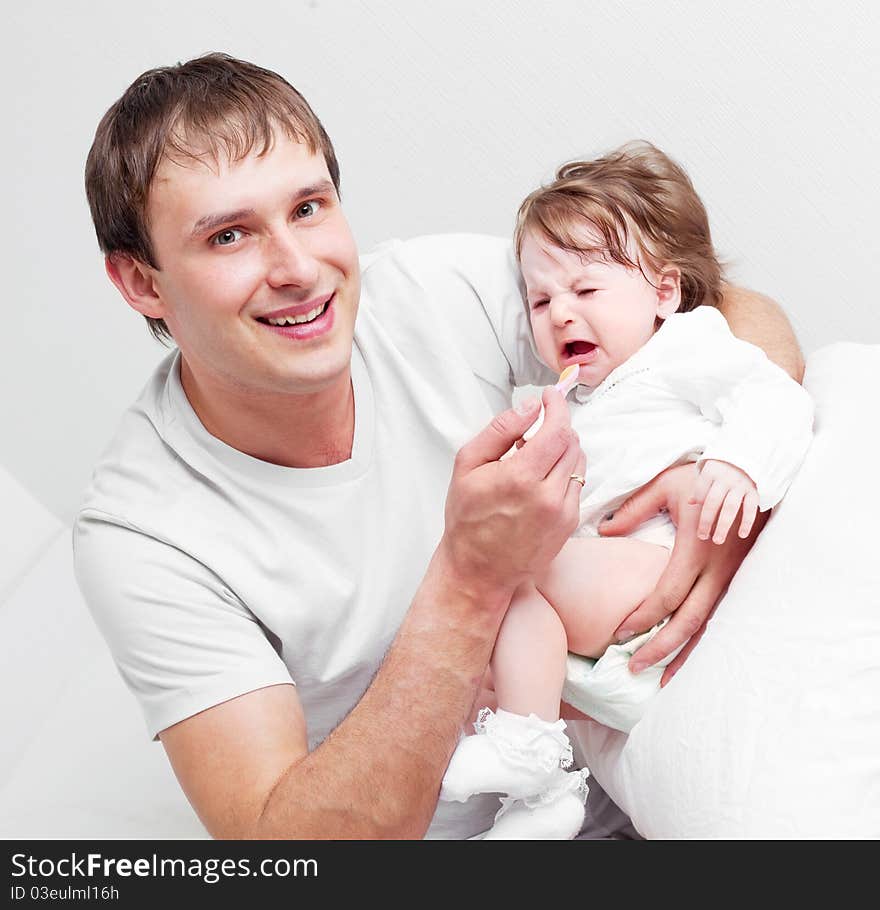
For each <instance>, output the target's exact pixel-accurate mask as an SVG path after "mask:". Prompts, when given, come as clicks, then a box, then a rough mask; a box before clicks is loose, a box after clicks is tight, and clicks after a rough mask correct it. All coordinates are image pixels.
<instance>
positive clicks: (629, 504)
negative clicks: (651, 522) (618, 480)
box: [599, 478, 666, 537]
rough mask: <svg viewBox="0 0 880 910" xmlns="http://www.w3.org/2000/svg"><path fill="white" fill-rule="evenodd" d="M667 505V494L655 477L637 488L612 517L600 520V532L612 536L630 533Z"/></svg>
mask: <svg viewBox="0 0 880 910" xmlns="http://www.w3.org/2000/svg"><path fill="white" fill-rule="evenodd" d="M665 505H666V494H665V493H664V491H663V490H662V489H661V487H660V485H659V484H658V483H657V479H656V478H655V479H654V480H652V481H651V482H650V483H649V484H647V485H646V486H644V487H642V488H641V489H640V490H636V492H635V493H633V495H632V496H630V498H629V499H627V500H626V502H624V503H623V504H622V505H620V506H619V507H618V508H617V510H616V511H615V513H614V515H613V516H612V517H611V518H608V519H606V520H603V521H601V522H599V533H600V534H602V535H603V536H606V535H607V536H610V537H613V536H615V535H617V534H629V532H630V531H633V530H635V529H636V528H637V527H638V526H639V525H640V524H641V523H642V522H643V521H647V520H648V519H649V518H651V517H652V516H654V515H656V514H657V513H658V512H659V511H660V509H661V508H663V506H665Z"/></svg>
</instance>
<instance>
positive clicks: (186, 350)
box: [147, 132, 360, 395]
mask: <svg viewBox="0 0 880 910" xmlns="http://www.w3.org/2000/svg"><path fill="white" fill-rule="evenodd" d="M147 216H148V221H149V229H150V234H151V237H152V240H153V244H154V248H155V252H156V258H157V260H158V264H159V270H153V271H151V277H152V279H153V287H154V289H155V292H156V294H157V295H158V298H159V304H158V306H159V309H160V312H158V313H157V315H160V316H161V317H162V318H164V320H165V322H166V323H167V325H168V328H169V329H170V330H171V334H172V335H173V336H174V340H175V341H176V342H177V345H178V347H179V348H180V350H181V352H182V355H183V358H184V361H185V364H186V367H187V368H188V369H189V371H190V372H191V374H192V376H193V378H194V380H195V382H196V383H197V384H198V385H199V386H201V387H202V388H203V389H206V390H207V389H211V390H216V391H220V392H221V394H222V391H223V390H227V391H234V392H235V394H238V395H241V394H244V395H248V394H251V393H254V394H259V395H265V394H267V393H268V394H273V393H274V394H282V395H287V394H309V393H313V392H317V391H321V390H322V389H325V388H327V387H328V386H330V385H332V384H333V383H334V381H336V382H340V381H342V380H345V381H346V382H347V379H348V369H349V362H350V357H351V345H352V338H353V335H354V321H355V315H356V313H357V306H358V298H359V294H360V272H359V267H358V257H357V249H356V247H355V243H354V238H353V237H352V234H351V231H350V229H349V226H348V222H347V221H346V219H345V216H344V215H343V213H342V209H341V207H340V203H339V199H338V197H337V194H336V190H335V189H334V187H333V183H332V181H331V179H330V174H329V172H328V170H327V165H326V163H325V161H324V158H323V156H322V155H321V154H320V153H318V154H312V153H311V152H310V151H309V149H308V147H307V146H305V145H303V144H302V143H299V142H295V141H293V140H291V139H289V138H287V137H286V136H285V135H284V134H283V133H280V132H279V133H278V134H277V135H276V137H275V143H274V145H273V147H272V149H271V150H270V151H269V152H268V153H267V154H265V155H263V156H262V157H258V156H257V155H256V154H253V153H252V154H250V155H248V156H247V157H246V158H244V159H242V160H240V161H235V162H229V161H223V160H221V161H220V162H219V163H218V164H217V165H216V166H215V165H214V164H213V162H201V161H189V162H186V163H185V164H177V163H175V162H171V161H168V160H165V161H163V163H162V164H161V165H160V167H159V169H158V171H157V174H156V177H155V179H154V181H153V185H152V188H151V194H150V199H149V204H148V210H147Z"/></svg>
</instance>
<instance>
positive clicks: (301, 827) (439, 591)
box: [251, 547, 512, 839]
mask: <svg viewBox="0 0 880 910" xmlns="http://www.w3.org/2000/svg"><path fill="white" fill-rule="evenodd" d="M511 594H512V591H511V590H507V589H500V590H499V589H496V590H466V589H465V587H464V586H462V585H461V584H460V583H459V581H458V580H457V579H456V578H455V577H454V576H453V575H451V574H450V572H449V565H448V563H447V562H446V560H445V559H444V554H443V551H442V547H441V549H440V550H438V552H437V553H435V555H434V558H433V560H432V562H431V565H430V567H429V569H428V572H427V574H426V576H425V579H424V581H423V583H422V585H421V586H420V588H419V590H418V592H417V593H416V596H415V598H414V600H413V603H412V605H411V607H410V610H409V612H408V614H407V616H406V619H405V620H404V622H403V624H402V626H401V628H400V630H399V632H398V634H397V636H396V638H395V640H394V642H393V644H392V646H391V648H390V649H389V651H388V654H387V655H386V658H385V660H384V662H383V664H382V666H381V668H380V669H379V671H378V673H377V674H376V676H375V678H374V680H373V683H372V684H371V685H370V687H369V689H368V690H367V691H366V693H365V694H364V696H363V698H362V699H361V700H360V702H359V703H358V704H357V706H356V707H355V708H354V709H353V710H352V712H351V713H350V714H349V715H348V716H347V717H346V718H345V720H344V721H343V722H342V723H341V724H340V725H339V727H337V728H336V730H334V731H333V733H331V734H330V736H328V737H327V739H326V740H325V741H324V742H323V743H322V744H321V745H320V746H319V747H318V748H317V749H315V750H314V751H313V752H311V753H309V754H308V755H307V756H305V757H304V758H303V759H302V760H301V761H299V762H297V763H296V764H294V765H293V766H291V767H290V768H288V770H287V771H286V773H285V774H284V775H283V776H282V777H281V779H280V780H279V781H278V782H277V784H276V785H275V787H274V788H273V790H272V792H271V794H270V795H269V797H268V799H267V801H266V804H265V807H264V809H263V812H262V814H261V816H260V818H259V820H258V822H257V824H256V826H255V828H254V830H253V831H252V832H251V836H253V837H256V838H278V837H283V838H322V837H324V838H326V837H332V838H334V839H361V838H368V839H376V838H410V837H421V836H422V835H423V834H424V833H425V831H426V830H427V828H428V825H429V823H430V821H431V817H432V816H433V814H434V810H435V807H436V803H437V794H438V791H439V784H440V780H441V778H442V776H443V772H444V770H445V768H446V765H447V763H448V761H449V757H450V755H451V754H452V751H453V749H454V748H455V746H456V744H457V742H458V739H459V735H460V731H461V729H462V726H463V724H464V722H465V720H466V719H467V718H468V717H469V716H470V713H471V710H472V708H473V703H474V699H475V696H476V693H477V691H478V689H479V685H480V681H481V679H482V676H483V674H484V672H485V669H486V666H487V664H488V661H489V658H490V656H491V654H492V648H493V646H494V642H495V637H496V635H497V633H498V628H499V626H500V624H501V619H502V617H503V615H504V611H505V610H506V608H507V606H508V604H509V602H510V597H511Z"/></svg>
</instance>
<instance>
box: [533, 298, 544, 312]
mask: <svg viewBox="0 0 880 910" xmlns="http://www.w3.org/2000/svg"><path fill="white" fill-rule="evenodd" d="M547 303H548V301H546V300H536V301H535V302H534V303H533V304H532V309H533V310H539V309H540V308H541V307H542V306H547Z"/></svg>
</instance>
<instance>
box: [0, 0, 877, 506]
mask: <svg viewBox="0 0 880 910" xmlns="http://www.w3.org/2000/svg"><path fill="white" fill-rule="evenodd" d="M878 10H880V7H878V6H877V5H876V4H874V3H869V2H842V3H841V2H840V0H838V2H816V3H810V2H804V3H800V2H775V0H764V2H751V0H746V2H744V0H738V2H737V3H736V4H729V3H712V2H710V3H706V2H685V0H679V2H670V3H660V2H650V3H649V2H632V3H623V2H611V0H607V2H590V3H586V2H576V0H557V2H554V3H537V2H527V0H506V2H503V0H489V2H476V0H445V2H441V0H434V2H420V0H387V2H381V0H362V2H343V0H311V2H305V0H285V2H283V3H282V2H263V0H259V2H258V0H249V2H247V3H241V2H232V0H212V2H203V0H199V2H186V3H183V2H181V0H150V2H148V3H137V4H134V3H128V2H125V0H115V2H111V0H91V2H89V3H88V4H79V3H61V2H58V3H39V2H35V3H31V4H21V3H19V4H15V5H12V6H11V8H7V11H6V13H5V22H4V32H5V41H4V53H3V55H2V60H0V78H2V86H3V99H4V114H5V118H4V121H5V123H4V130H3V136H4V141H3V143H2V155H3V165H4V167H3V170H4V174H5V180H4V184H5V185H4V196H5V198H6V199H7V209H6V217H4V218H2V219H0V223H2V228H0V230H2V237H0V241H2V242H0V249H2V251H3V283H4V292H5V301H4V304H5V305H4V315H5V319H4V323H5V325H4V328H5V333H4V344H3V353H4V356H3V358H2V366H0V370H2V373H0V379H2V405H0V406H2V411H0V434H2V438H0V442H2V448H0V464H2V465H4V466H5V467H6V468H7V469H8V470H10V471H11V472H12V473H13V474H14V475H15V476H16V477H17V478H18V479H19V480H20V481H21V482H22V483H23V484H24V486H26V487H27V488H28V489H29V490H30V491H31V492H32V493H33V494H34V495H35V496H37V498H38V499H40V500H41V501H42V502H43V503H44V504H45V505H46V506H47V507H48V508H49V509H51V510H52V511H53V512H54V513H55V514H56V515H58V516H59V517H61V518H62V519H64V520H66V521H69V520H70V518H71V517H72V515H73V513H74V511H75V508H76V504H77V502H78V499H79V496H80V492H81V490H82V488H83V487H84V486H85V484H86V483H87V481H88V477H89V474H90V471H91V467H92V465H93V463H94V462H95V460H96V459H97V457H98V455H99V453H100V451H101V450H102V448H103V447H104V445H105V444H106V442H107V441H108V439H109V437H110V435H111V434H112V432H113V429H114V427H115V425H116V423H117V421H118V418H119V415H120V414H121V412H122V411H123V409H124V408H125V407H126V406H127V405H128V404H129V403H130V402H131V401H132V400H133V398H134V397H135V396H136V394H137V393H138V391H139V390H140V388H141V387H142V385H143V384H144V382H145V380H146V377H147V374H148V372H149V370H150V369H151V367H152V366H153V365H154V364H155V363H156V362H157V361H158V359H159V358H160V357H161V356H162V355H163V349H162V348H160V347H159V346H158V345H157V344H156V343H155V342H154V341H152V339H151V337H150V336H149V334H148V331H147V328H146V325H145V324H144V322H143V320H142V319H141V317H139V316H137V315H136V314H135V313H134V312H133V311H131V310H129V309H128V308H127V307H126V306H125V304H124V303H123V301H122V299H121V298H120V297H118V296H117V294H116V291H115V290H114V289H113V288H112V286H111V285H110V283H109V282H108V281H107V279H106V277H105V276H104V273H103V268H102V262H101V257H100V255H99V253H98V250H97V244H96V242H95V238H94V233H93V231H92V227H91V222H90V219H89V213H88V209H87V206H86V202H85V196H84V193H83V189H82V173H83V165H84V161H85V157H86V154H87V152H88V148H89V145H90V144H91V140H92V137H93V135H94V130H95V127H96V125H97V122H98V120H99V119H100V117H101V115H102V114H103V112H104V111H105V110H106V108H107V107H109V106H110V104H111V103H112V102H113V101H114V100H115V99H116V98H117V97H118V96H119V95H120V94H121V93H122V92H123V91H124V89H125V88H126V86H127V85H128V84H129V83H130V82H131V81H133V79H134V78H135V77H136V76H137V75H138V74H139V73H141V72H142V71H143V70H145V69H148V68H150V67H153V66H157V65H166V64H170V63H175V62H178V61H182V60H186V59H188V58H190V57H192V56H195V55H198V54H201V53H204V52H207V51H211V50H223V51H226V52H228V53H231V54H234V55H236V56H239V57H244V58H246V59H250V60H253V61H254V62H256V63H259V64H260V65H262V66H266V67H269V68H271V69H275V70H277V71H278V72H280V73H281V74H282V75H284V76H285V77H286V78H288V79H289V80H290V81H291V82H292V83H293V84H294V85H296V86H297V88H299V89H300V90H301V91H302V92H303V94H305V95H306V97H307V98H308V99H309V100H310V102H311V104H312V106H313V107H314V108H315V110H316V112H317V113H318V115H319V117H321V119H322V120H323V122H324V125H325V126H326V127H327V129H328V131H329V133H330V135H331V136H332V137H333V140H334V143H335V145H336V149H337V153H338V156H339V159H340V162H341V165H342V176H343V184H342V187H343V200H344V203H345V206H346V209H347V211H348V214H349V217H350V220H351V222H352V224H353V227H354V229H355V234H356V236H357V238H358V241H359V244H360V246H361V248H362V249H363V250H367V249H368V248H369V247H371V246H372V245H373V244H375V243H377V242H379V241H382V240H385V239H387V238H389V237H392V236H396V237H409V236H413V235H416V234H422V233H434V232H440V231H455V230H468V231H485V232H490V233H499V234H509V232H510V230H511V226H512V219H513V214H514V212H515V210H516V207H517V205H518V203H519V201H520V199H521V198H522V197H523V196H524V195H525V194H526V193H527V192H529V191H530V190H532V189H533V188H534V187H535V186H536V185H537V184H538V183H540V182H541V181H544V180H547V179H549V178H550V177H551V176H552V171H553V169H554V168H555V167H556V166H557V165H558V164H559V163H561V162H562V161H563V160H565V159H568V158H572V157H577V156H583V155H593V154H597V153H601V152H604V151H607V150H608V149H610V148H611V147H613V146H615V145H617V144H619V143H621V142H624V141H626V140H629V139H633V138H644V139H649V140H651V141H653V142H654V143H656V144H657V145H659V146H660V147H661V148H663V149H664V150H665V151H667V152H668V153H670V154H671V155H672V156H673V157H675V158H677V159H678V160H679V161H680V162H681V163H682V164H684V165H685V167H686V168H687V169H688V170H689V172H690V174H691V176H692V178H693V180H694V182H695V184H696V187H697V189H698V191H699V192H700V193H701V195H702V196H703V199H704V201H705V202H706V204H707V207H708V209H709V213H710V219H711V222H712V226H713V232H714V236H715V240H716V245H717V247H718V249H719V252H720V253H721V255H722V257H723V258H725V259H726V260H727V261H728V262H729V263H730V269H729V274H730V276H731V277H732V278H733V279H734V280H736V281H738V282H740V283H742V284H745V285H748V286H751V287H754V288H756V289H758V290H760V291H763V292H764V293H767V294H770V295H771V296H773V297H775V298H776V299H777V300H778V301H779V302H780V303H781V304H782V305H783V306H784V307H785V309H786V311H787V312H788V314H789V317H790V318H791V320H792V322H793V323H794V326H795V328H796V330H797V332H798V335H799V338H800V341H801V344H802V346H803V348H804V350H805V352H807V353H809V352H810V351H812V350H815V349H816V348H818V347H820V346H822V345H824V344H826V343H828V342H832V341H840V340H853V341H863V342H870V343H878V342H880V315H878V313H877V308H878V305H880V299H878V284H880V265H878V261H880V240H878V233H877V230H876V223H877V213H878V209H880V179H878V175H877V170H878V160H880V141H878V140H880V100H878V99H880V91H878V90H880V75H878V60H880V11H878Z"/></svg>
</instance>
